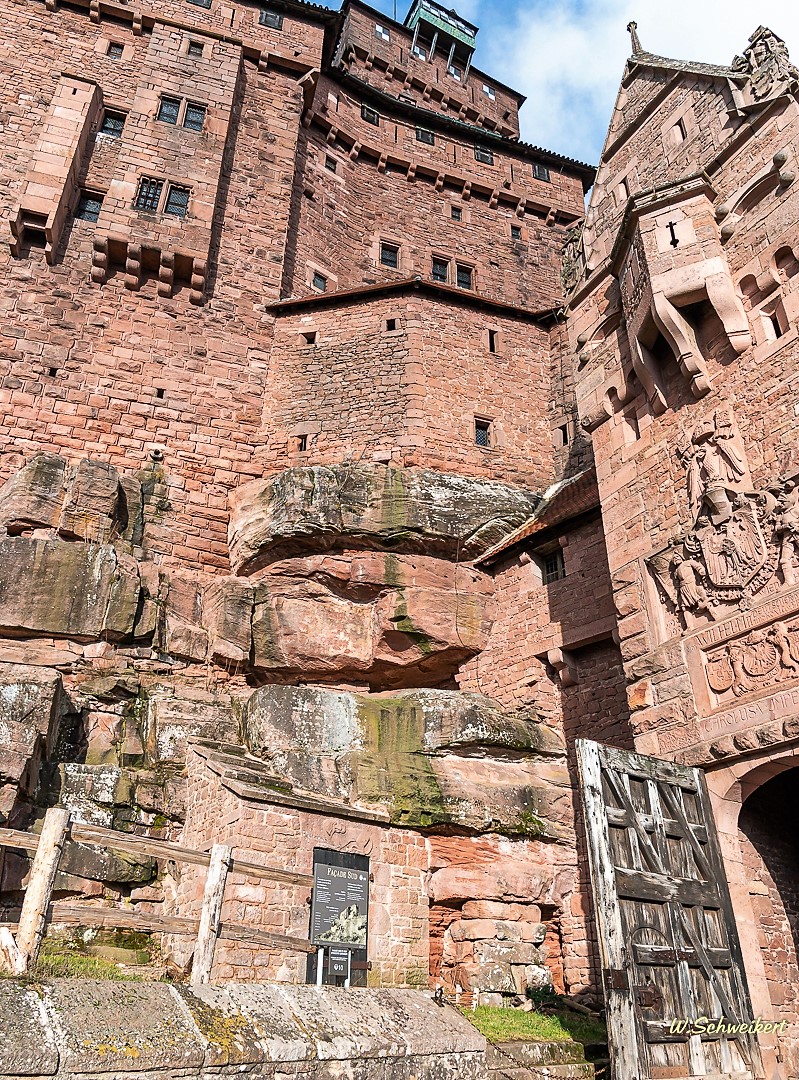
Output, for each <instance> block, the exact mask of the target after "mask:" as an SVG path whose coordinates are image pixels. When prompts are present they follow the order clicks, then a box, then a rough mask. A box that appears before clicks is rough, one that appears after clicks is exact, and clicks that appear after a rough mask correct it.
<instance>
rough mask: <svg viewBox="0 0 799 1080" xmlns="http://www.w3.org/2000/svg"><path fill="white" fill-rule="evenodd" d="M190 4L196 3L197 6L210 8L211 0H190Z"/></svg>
mask: <svg viewBox="0 0 799 1080" xmlns="http://www.w3.org/2000/svg"><path fill="white" fill-rule="evenodd" d="M189 3H190V4H194V6H195V7H202V8H209V7H210V6H211V0H189Z"/></svg>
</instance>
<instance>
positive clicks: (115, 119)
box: [100, 112, 125, 139]
mask: <svg viewBox="0 0 799 1080" xmlns="http://www.w3.org/2000/svg"><path fill="white" fill-rule="evenodd" d="M124 126H125V114H124V113H119V112H105V113H104V114H103V122H102V124H101V125H100V134H101V135H110V136H111V138H112V139H118V138H119V136H120V135H121V134H122V129H123V128H124Z"/></svg>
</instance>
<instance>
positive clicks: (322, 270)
mask: <svg viewBox="0 0 799 1080" xmlns="http://www.w3.org/2000/svg"><path fill="white" fill-rule="evenodd" d="M316 274H319V276H320V277H323V278H324V279H325V281H326V282H327V287H326V288H325V289H318V288H317V287H316V286H315V285H314V276H315V275H316ZM305 284H306V286H307V287H308V288H309V289H310V290H311V292H312V293H313V294H314V295H315V296H322V295H323V293H331V292H335V291H336V289H337V288H338V278H337V277H336V275H335V274H333V273H331V271H330V270H328V268H327V267H326V266H322V264H321V263H317V262H312V261H311V260H310V259H309V260H308V262H306V264H305Z"/></svg>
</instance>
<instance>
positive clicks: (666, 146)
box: [660, 102, 700, 158]
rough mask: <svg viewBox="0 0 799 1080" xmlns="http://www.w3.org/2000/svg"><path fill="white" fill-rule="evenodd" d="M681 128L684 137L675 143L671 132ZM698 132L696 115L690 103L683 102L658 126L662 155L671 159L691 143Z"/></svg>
mask: <svg viewBox="0 0 799 1080" xmlns="http://www.w3.org/2000/svg"><path fill="white" fill-rule="evenodd" d="M677 128H681V129H682V132H683V135H684V137H683V138H681V139H679V140H677V141H675V140H674V139H673V138H672V132H673V131H674V130H675V129H677ZM699 131H700V128H699V123H698V121H697V119H696V113H695V112H694V107H693V105H692V104H691V102H683V103H682V105H680V107H679V108H678V109H675V110H674V111H673V112H672V113H670V114H669V116H668V117H667V118H666V120H665V121H664V122H663V123H662V124H661V125H660V138H661V141H662V143H663V153H664V154H665V155H666V157H667V158H673V157H675V156H676V155H677V154H678V153H680V152H681V151H682V150H683V149H684V148H685V147H686V146H687V145H688V143H690V142H691V140H692V139H693V138H694V136H695V135H698V134H699Z"/></svg>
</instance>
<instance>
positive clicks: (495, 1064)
mask: <svg viewBox="0 0 799 1080" xmlns="http://www.w3.org/2000/svg"><path fill="white" fill-rule="evenodd" d="M485 1075H486V1080H593V1078H594V1066H593V1065H592V1064H591V1063H590V1062H588V1061H586V1060H585V1052H584V1050H583V1047H582V1046H581V1045H580V1043H576V1042H503V1043H494V1044H491V1043H489V1045H488V1047H487V1049H486V1074H485Z"/></svg>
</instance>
